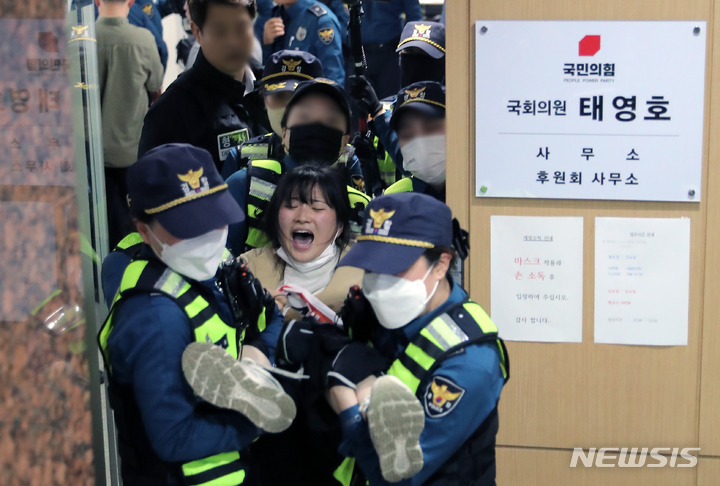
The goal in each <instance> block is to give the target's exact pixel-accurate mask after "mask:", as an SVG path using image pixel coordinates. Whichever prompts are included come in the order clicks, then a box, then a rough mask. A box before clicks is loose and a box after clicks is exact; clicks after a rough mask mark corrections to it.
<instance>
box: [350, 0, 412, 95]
mask: <svg viewBox="0 0 720 486" xmlns="http://www.w3.org/2000/svg"><path fill="white" fill-rule="evenodd" d="M363 8H364V10H365V15H364V16H363V19H362V24H361V31H362V40H363V47H364V49H365V57H366V58H367V65H368V69H367V73H366V74H365V76H367V78H368V80H370V82H371V83H372V85H373V86H374V87H375V91H376V92H377V94H378V96H379V97H380V98H381V99H382V98H385V97H388V96H394V95H395V94H396V93H397V92H398V90H399V89H400V88H401V87H402V86H405V85H404V84H401V77H400V68H399V65H398V54H397V52H396V48H397V45H398V43H399V42H400V36H401V33H402V32H403V26H404V24H405V22H412V21H415V20H421V19H422V12H421V11H420V3H419V2H418V0H390V1H384V2H383V1H375V0H370V1H365V2H363Z"/></svg>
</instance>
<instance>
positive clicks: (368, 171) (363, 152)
mask: <svg viewBox="0 0 720 486" xmlns="http://www.w3.org/2000/svg"><path fill="white" fill-rule="evenodd" d="M373 138H374V135H373V134H372V132H371V131H367V132H366V133H365V134H362V133H358V134H357V135H355V138H354V139H353V142H352V145H353V147H355V155H356V156H357V158H358V160H360V168H361V169H362V173H363V178H364V179H365V193H366V194H368V195H370V196H380V195H381V194H382V190H383V187H382V178H381V177H380V167H379V166H378V155H377V150H376V149H375V144H374V143H373ZM361 219H362V218H361ZM360 224H361V225H362V222H361V223H360Z"/></svg>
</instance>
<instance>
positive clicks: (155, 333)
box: [108, 245, 282, 463]
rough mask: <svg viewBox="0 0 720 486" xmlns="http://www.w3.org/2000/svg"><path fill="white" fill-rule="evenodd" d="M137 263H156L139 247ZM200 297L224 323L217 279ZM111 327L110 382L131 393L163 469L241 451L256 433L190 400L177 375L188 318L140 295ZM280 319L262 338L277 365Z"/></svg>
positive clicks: (165, 300)
mask: <svg viewBox="0 0 720 486" xmlns="http://www.w3.org/2000/svg"><path fill="white" fill-rule="evenodd" d="M138 257H139V258H140V259H147V260H153V259H156V257H155V254H154V252H153V251H152V249H151V248H150V247H149V246H147V245H143V247H142V248H141V250H140V252H139V253H138ZM200 284H201V285H202V286H203V287H205V288H206V289H207V292H206V293H205V294H204V295H205V296H206V297H207V298H208V302H210V304H211V305H212V306H213V307H214V308H215V309H216V311H217V312H218V315H219V316H220V318H221V319H223V321H225V322H232V317H231V316H232V314H231V310H230V307H229V305H228V302H227V299H226V298H225V296H224V295H223V294H222V293H220V291H219V290H217V288H216V285H215V279H214V278H213V279H210V280H207V281H205V282H201V283H200ZM115 312H116V317H115V321H114V322H115V326H114V328H113V331H112V333H111V334H110V338H109V341H108V346H109V349H110V356H111V364H112V376H113V379H114V380H116V382H117V383H118V384H120V385H125V386H131V387H132V390H133V392H134V396H135V400H136V402H137V406H138V409H139V411H140V414H141V416H142V423H138V424H136V426H137V427H144V428H145V432H146V433H147V438H148V439H149V443H150V444H151V446H152V449H153V451H149V453H152V452H154V453H155V454H157V456H158V457H159V458H160V459H161V460H163V461H166V462H168V463H175V462H187V461H192V460H196V459H199V458H203V457H208V456H212V455H215V454H219V453H223V452H229V451H239V450H243V449H245V448H246V447H247V446H248V445H250V443H251V442H252V441H253V440H255V439H256V438H257V436H258V434H259V432H258V429H257V428H256V427H255V426H254V425H253V424H252V423H251V422H250V421H249V420H248V419H247V418H245V417H244V416H242V415H240V414H239V413H237V412H233V411H229V410H222V409H218V408H213V409H212V410H208V408H207V406H206V404H203V403H202V402H201V400H200V399H199V398H197V397H196V396H195V394H194V393H193V390H192V388H191V387H190V385H189V384H188V383H187V381H186V380H185V377H184V375H183V371H182V364H181V361H182V354H183V351H185V348H186V347H187V346H188V345H189V344H190V343H192V342H194V338H193V331H192V329H191V326H190V322H189V319H188V317H187V314H186V313H185V311H183V310H182V309H181V308H180V307H179V306H178V305H177V304H176V303H175V302H173V301H172V300H171V299H170V298H169V297H166V296H164V295H159V294H152V295H151V294H149V293H139V294H137V295H133V296H130V297H127V300H126V301H125V302H124V303H123V304H122V305H121V306H120V307H119V308H118V309H117V310H116V311H115ZM281 327H282V315H281V314H280V313H279V312H277V313H276V316H275V317H274V319H273V321H272V322H270V323H268V326H267V328H266V329H265V331H263V333H262V334H261V338H262V341H263V343H264V344H265V346H267V348H268V350H269V351H270V352H271V355H272V356H271V359H274V350H275V346H276V343H277V338H278V336H279V334H280V329H281Z"/></svg>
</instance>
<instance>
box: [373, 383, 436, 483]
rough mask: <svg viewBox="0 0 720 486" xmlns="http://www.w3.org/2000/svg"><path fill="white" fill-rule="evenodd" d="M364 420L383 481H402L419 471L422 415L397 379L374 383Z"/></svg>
mask: <svg viewBox="0 0 720 486" xmlns="http://www.w3.org/2000/svg"><path fill="white" fill-rule="evenodd" d="M367 420H368V427H369V429H370V438H371V439H372V441H373V445H374V446H375V450H376V451H377V454H378V457H379V458H380V469H381V470H382V475H383V478H385V480H386V481H389V482H391V483H395V482H398V481H402V480H403V479H407V478H410V477H412V476H414V475H415V474H417V473H418V472H419V471H420V470H421V469H422V467H423V453H422V449H421V448H420V434H421V433H422V431H423V429H424V428H425V412H424V411H423V408H422V405H421V404H420V401H419V400H418V399H417V398H416V397H415V395H414V394H413V393H412V391H410V389H409V388H408V387H407V386H405V384H404V383H403V382H402V381H400V379H398V378H396V377H394V376H382V377H380V378H378V379H377V381H376V382H375V383H374V384H373V387H372V392H371V394H370V405H369V406H368V411H367Z"/></svg>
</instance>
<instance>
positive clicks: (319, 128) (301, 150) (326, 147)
mask: <svg viewBox="0 0 720 486" xmlns="http://www.w3.org/2000/svg"><path fill="white" fill-rule="evenodd" d="M289 130H290V147H289V148H288V155H290V157H292V159H293V160H294V161H295V162H297V163H298V164H305V163H307V162H320V163H323V164H328V165H331V164H334V163H335V162H337V159H338V157H339V156H340V149H341V147H342V141H343V135H344V134H343V132H341V131H340V130H336V129H334V128H330V127H329V126H327V125H323V124H322V123H309V124H307V125H295V126H294V127H292V128H289Z"/></svg>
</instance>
